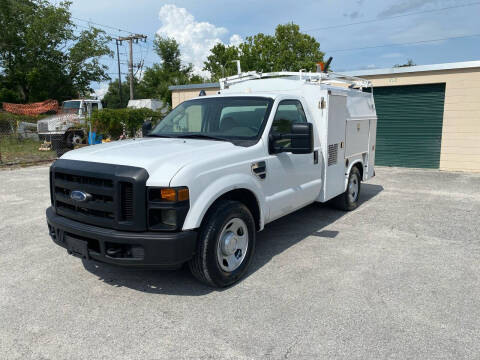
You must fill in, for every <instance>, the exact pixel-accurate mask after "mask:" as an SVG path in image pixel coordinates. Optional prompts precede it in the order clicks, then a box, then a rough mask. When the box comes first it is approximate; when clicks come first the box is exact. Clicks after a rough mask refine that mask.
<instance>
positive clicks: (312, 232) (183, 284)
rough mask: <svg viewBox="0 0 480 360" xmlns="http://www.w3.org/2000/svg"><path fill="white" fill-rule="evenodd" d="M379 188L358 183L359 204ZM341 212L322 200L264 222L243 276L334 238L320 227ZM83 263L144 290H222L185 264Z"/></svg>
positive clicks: (104, 277)
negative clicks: (306, 244) (306, 242)
mask: <svg viewBox="0 0 480 360" xmlns="http://www.w3.org/2000/svg"><path fill="white" fill-rule="evenodd" d="M382 190H383V187H382V186H380V185H373V184H362V194H361V197H360V206H362V205H364V204H365V203H366V202H368V201H370V200H371V199H372V198H374V197H375V196H377V195H378V194H379V193H380V192H381V191H382ZM345 214H347V213H346V212H344V211H340V210H336V209H333V208H331V207H329V206H328V205H326V204H317V203H316V204H312V205H309V206H307V207H305V208H303V209H301V210H298V211H296V212H294V213H292V214H290V215H287V216H284V217H283V218H281V219H279V220H276V221H274V222H272V223H270V224H268V225H267V226H266V227H265V229H264V230H263V231H262V232H260V233H258V234H257V244H256V252H255V256H254V259H253V261H252V263H251V265H250V269H249V271H248V273H247V275H246V276H245V278H248V277H249V276H250V275H252V274H253V273H255V272H256V271H257V270H259V269H261V268H262V267H263V266H264V265H266V264H267V263H268V262H269V261H270V260H271V259H272V258H274V257H275V256H276V255H278V254H281V253H283V252H284V251H286V250H288V249H289V248H290V247H292V246H294V245H295V244H297V243H298V242H300V241H302V240H303V239H305V238H306V237H308V236H318V237H322V238H329V239H333V238H335V237H336V236H337V235H338V231H334V230H323V229H324V228H325V227H327V226H328V225H330V224H332V223H333V222H335V221H336V220H338V219H340V218H341V217H343V216H344V215H345ZM83 266H84V267H85V269H86V270H87V271H89V272H90V273H91V274H93V275H95V276H97V277H98V279H99V280H101V281H103V282H104V283H106V284H110V285H112V286H115V287H127V288H130V289H133V290H137V291H142V292H145V293H151V294H164V295H181V296H201V295H205V294H208V293H211V292H213V291H220V292H221V291H224V290H225V289H214V288H211V287H208V286H206V285H203V284H201V283H200V282H198V281H197V280H195V278H194V277H193V276H192V275H191V274H190V271H189V269H188V266H187V265H184V266H183V267H182V268H181V269H178V270H142V269H128V268H121V267H117V266H112V265H109V264H103V263H97V262H93V261H83ZM245 278H244V279H245ZM242 281H243V280H242ZM233 286H235V285H233ZM227 289H228V288H227Z"/></svg>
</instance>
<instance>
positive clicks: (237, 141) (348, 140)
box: [46, 72, 377, 287]
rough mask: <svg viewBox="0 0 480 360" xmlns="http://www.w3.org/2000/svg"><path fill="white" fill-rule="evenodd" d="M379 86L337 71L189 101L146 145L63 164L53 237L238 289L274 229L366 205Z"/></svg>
mask: <svg viewBox="0 0 480 360" xmlns="http://www.w3.org/2000/svg"><path fill="white" fill-rule="evenodd" d="M370 86H371V85H370V83H369V82H368V81H366V80H363V79H358V78H351V77H346V76H342V75H340V74H333V73H284V72H282V73H270V74H260V73H256V72H249V73H243V74H240V75H236V76H233V77H230V78H226V79H222V81H221V90H220V91H219V93H218V94H217V95H213V96H200V97H198V98H195V99H193V100H188V101H185V102H183V103H182V104H180V105H179V106H177V107H176V108H175V109H173V110H172V111H171V112H170V113H169V114H168V115H167V116H166V117H165V118H164V119H163V121H162V122H160V123H159V124H158V125H157V126H156V127H155V128H153V129H150V130H151V131H149V133H148V135H147V136H146V137H144V138H137V139H131V140H126V141H117V142H113V143H109V144H100V145H94V146H89V147H84V148H81V149H78V150H74V151H71V152H68V153H66V154H65V155H64V156H63V157H62V158H61V159H59V160H57V161H56V162H55V163H54V164H53V165H52V166H51V170H50V190H51V207H49V208H48V209H47V213H46V215H47V222H48V228H49V232H50V236H51V237H52V239H53V241H54V242H55V243H57V244H58V245H60V246H62V247H64V248H66V249H67V251H68V253H70V254H72V255H75V256H78V257H80V258H83V259H86V260H90V259H91V260H96V261H100V262H105V263H110V264H116V265H121V266H130V267H165V268H172V267H178V266H181V265H182V264H184V263H187V262H188V264H189V267H190V269H191V271H192V273H193V275H194V276H195V277H196V278H197V279H199V280H200V281H202V282H204V283H206V284H208V285H211V286H216V287H224V286H228V285H231V284H233V283H235V282H236V281H238V280H239V279H241V278H242V276H243V275H245V273H246V272H247V269H248V266H249V264H250V262H251V260H252V257H253V255H254V252H255V235H256V232H257V231H261V230H263V228H264V227H265V225H266V224H267V223H269V222H272V221H273V220H275V219H278V218H280V217H282V216H284V215H287V214H289V213H291V212H293V211H295V210H297V209H300V208H302V207H304V206H306V205H308V204H310V203H313V202H327V201H332V202H333V203H334V204H335V205H336V206H337V207H340V208H341V209H344V210H353V209H355V208H356V207H357V206H358V200H359V195H360V189H361V182H362V181H365V180H368V179H369V178H371V177H372V176H374V173H375V171H374V160H375V138H376V121H377V117H376V112H375V104H374V100H373V96H372V93H371V92H364V91H362V90H364V89H365V88H368V87H370ZM319 216H321V213H319ZM292 226H295V225H294V224H292Z"/></svg>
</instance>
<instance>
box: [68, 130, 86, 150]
mask: <svg viewBox="0 0 480 360" xmlns="http://www.w3.org/2000/svg"><path fill="white" fill-rule="evenodd" d="M74 136H80V137H81V138H82V142H83V140H84V139H85V135H84V133H83V132H82V131H68V132H67V133H65V145H66V148H67V149H70V150H71V149H73V148H75V144H74V143H73V138H74Z"/></svg>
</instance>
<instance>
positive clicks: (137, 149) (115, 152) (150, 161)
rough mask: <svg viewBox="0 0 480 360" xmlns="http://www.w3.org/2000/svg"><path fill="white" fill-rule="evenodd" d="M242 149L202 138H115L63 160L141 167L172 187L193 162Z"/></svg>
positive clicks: (70, 153)
mask: <svg viewBox="0 0 480 360" xmlns="http://www.w3.org/2000/svg"><path fill="white" fill-rule="evenodd" d="M240 149H242V148H241V147H239V146H235V145H234V144H232V143H230V142H225V141H211V140H200V139H169V138H139V139H131V140H123V141H115V142H111V143H104V144H98V145H92V146H86V147H83V148H81V149H77V150H73V151H69V152H67V153H66V154H64V155H63V156H62V159H67V160H81V161H91V162H97V163H104V164H116V165H127V166H135V167H141V168H144V169H145V170H147V171H148V173H149V175H150V177H153V175H155V181H156V182H158V183H156V184H152V185H157V186H168V185H169V183H170V180H171V179H172V178H173V176H174V175H175V174H176V173H177V172H178V171H179V170H180V169H181V168H183V167H184V166H186V165H187V164H189V163H192V162H195V161H199V160H202V159H205V157H207V156H208V157H215V155H216V154H223V155H224V154H225V152H236V151H239V150H240Z"/></svg>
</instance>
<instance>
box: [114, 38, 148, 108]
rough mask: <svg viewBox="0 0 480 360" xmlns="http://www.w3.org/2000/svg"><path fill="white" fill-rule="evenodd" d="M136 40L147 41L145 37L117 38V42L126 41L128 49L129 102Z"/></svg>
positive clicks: (131, 98)
mask: <svg viewBox="0 0 480 360" xmlns="http://www.w3.org/2000/svg"><path fill="white" fill-rule="evenodd" d="M138 40H142V41H143V42H146V41H147V36H146V35H140V34H134V35H130V36H125V37H119V38H118V41H128V46H129V48H130V59H129V61H128V72H129V77H130V100H133V99H134V95H133V42H134V41H135V43H136V44H137V43H138Z"/></svg>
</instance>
